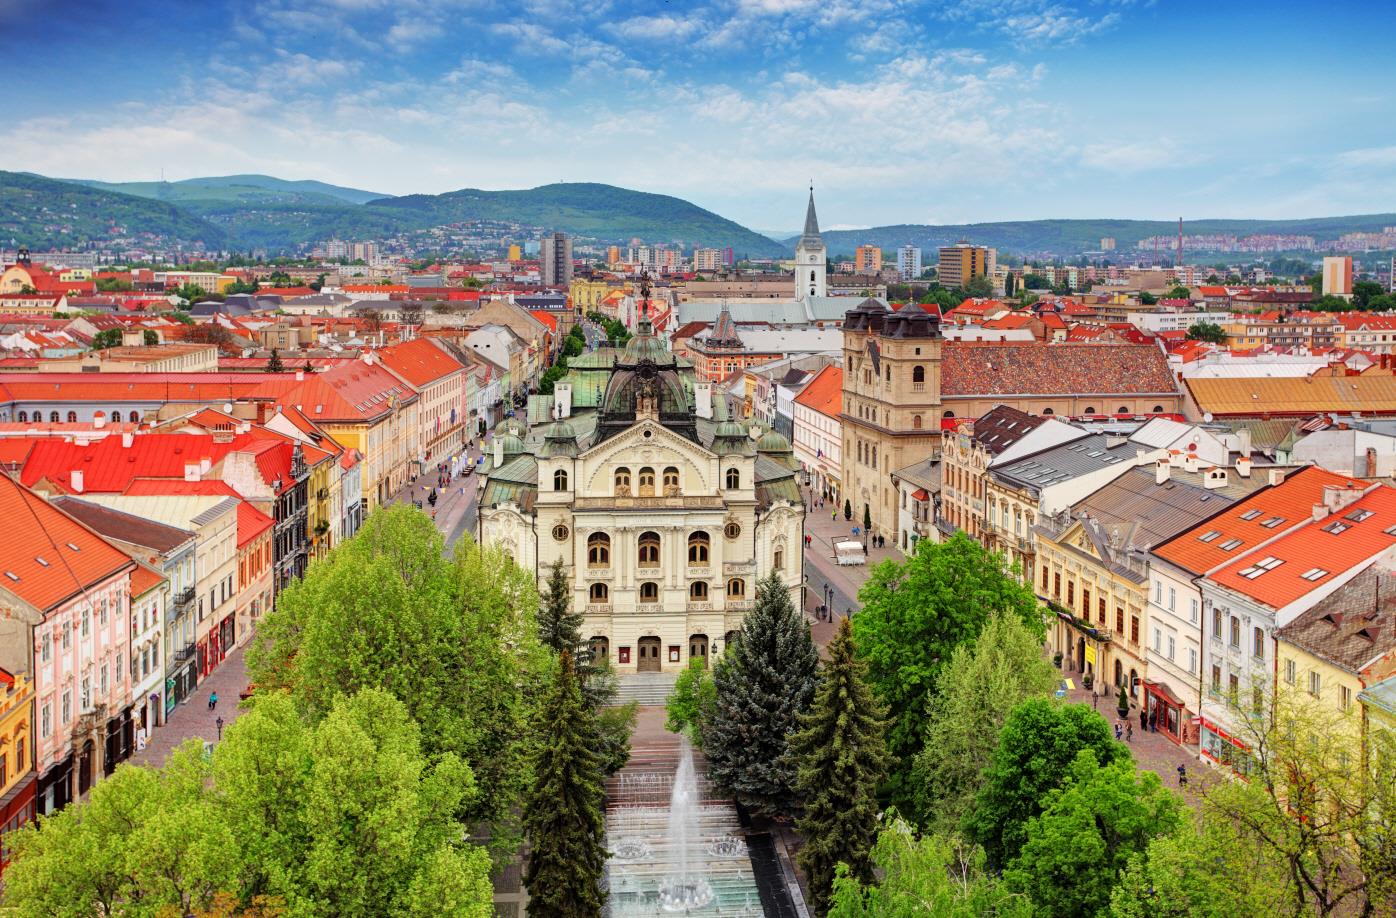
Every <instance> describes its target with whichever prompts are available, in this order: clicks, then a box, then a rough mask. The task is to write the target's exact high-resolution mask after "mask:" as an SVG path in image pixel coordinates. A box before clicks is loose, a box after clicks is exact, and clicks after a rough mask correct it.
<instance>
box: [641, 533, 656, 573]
mask: <svg viewBox="0 0 1396 918" xmlns="http://www.w3.org/2000/svg"><path fill="white" fill-rule="evenodd" d="M640 566H641V567H659V533H657V532H642V533H641V534H640Z"/></svg>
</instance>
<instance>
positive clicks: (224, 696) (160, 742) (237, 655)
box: [130, 638, 251, 767]
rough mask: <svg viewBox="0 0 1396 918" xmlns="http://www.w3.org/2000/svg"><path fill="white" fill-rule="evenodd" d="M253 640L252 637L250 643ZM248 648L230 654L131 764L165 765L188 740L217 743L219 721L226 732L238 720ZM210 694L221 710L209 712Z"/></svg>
mask: <svg viewBox="0 0 1396 918" xmlns="http://www.w3.org/2000/svg"><path fill="white" fill-rule="evenodd" d="M250 640H251V639H250V638H249V641H250ZM246 649H247V647H246V645H244V646H242V647H239V648H237V649H236V650H234V651H233V652H232V653H230V654H228V656H227V658H225V659H224V660H223V662H222V663H221V664H219V666H218V668H217V669H215V670H214V671H213V672H212V673H211V674H210V675H209V676H208V678H206V679H204V681H203V682H200V683H199V685H198V687H197V688H195V689H194V694H193V695H191V696H190V697H189V698H188V699H187V700H186V701H184V702H183V703H182V704H180V705H179V706H178V707H176V708H175V709H174V710H173V711H172V712H170V716H169V719H168V720H167V721H166V722H165V723H164V724H163V725H162V726H159V727H156V728H155V730H154V732H153V733H152V734H151V736H150V739H149V740H148V741H147V742H146V744H145V748H144V749H142V750H141V751H140V752H137V753H135V754H134V755H132V756H131V758H130V761H131V762H132V763H134V764H137V765H153V766H156V767H159V766H162V765H164V764H165V759H166V758H167V757H168V756H169V754H170V752H171V751H172V750H173V749H174V748H175V747H176V746H178V745H180V744H181V743H183V742H184V741H185V740H187V739H191V738H195V737H197V738H198V739H201V740H205V741H206V742H210V743H213V742H217V741H218V718H220V717H221V718H223V729H225V730H226V729H227V728H228V725H229V724H231V723H232V722H233V721H234V720H236V719H237V717H238V714H239V713H240V712H239V710H238V695H240V694H241V693H242V691H243V690H244V689H246V688H247V664H246V661H244V659H243V653H244V651H246ZM210 692H217V693H218V709H217V710H215V711H210V710H209V709H208V696H209V693H210Z"/></svg>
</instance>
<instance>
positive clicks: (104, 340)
mask: <svg viewBox="0 0 1396 918" xmlns="http://www.w3.org/2000/svg"><path fill="white" fill-rule="evenodd" d="M109 347H121V329H119V328H104V329H102V330H101V331H99V332H97V334H95V335H93V336H92V349H93V350H94V351H103V350H106V349H107V348H109Z"/></svg>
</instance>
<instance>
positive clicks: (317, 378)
mask: <svg viewBox="0 0 1396 918" xmlns="http://www.w3.org/2000/svg"><path fill="white" fill-rule="evenodd" d="M253 396H254V397H256V398H272V399H275V400H276V401H277V402H278V403H279V404H282V405H294V406H296V407H298V408H300V410H301V411H304V412H305V415H306V417H308V418H310V419H311V420H312V421H315V422H316V423H321V422H324V421H348V422H350V423H362V422H365V421H376V420H378V419H379V418H381V417H383V416H384V415H387V414H388V413H389V412H391V411H392V406H393V401H394V399H396V400H397V401H398V403H403V402H406V401H408V400H411V399H415V398H416V397H417V393H416V392H414V391H413V390H412V389H411V387H409V386H408V385H407V384H406V383H403V382H401V381H400V380H399V379H398V378H397V377H396V376H394V375H393V374H392V373H390V372H389V371H388V370H386V369H384V368H383V367H381V366H379V365H377V364H376V363H375V364H368V363H364V362H362V361H357V362H355V363H352V364H346V365H344V366H338V367H334V368H332V369H329V370H326V371H325V372H323V373H316V374H314V375H312V376H309V377H307V378H306V379H305V380H303V381H301V382H297V381H296V379H295V377H294V376H290V375H289V374H287V376H286V378H281V379H274V380H271V381H268V382H266V383H264V384H263V385H262V386H260V387H258V388H257V389H256V390H255V391H254V393H253Z"/></svg>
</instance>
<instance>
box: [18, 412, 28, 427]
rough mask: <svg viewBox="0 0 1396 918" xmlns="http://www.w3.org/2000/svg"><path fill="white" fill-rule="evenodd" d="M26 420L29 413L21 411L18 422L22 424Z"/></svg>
mask: <svg viewBox="0 0 1396 918" xmlns="http://www.w3.org/2000/svg"><path fill="white" fill-rule="evenodd" d="M27 420H29V412H27V411H21V412H20V413H19V422H20V423H21V424H23V423H24V422H25V421H27Z"/></svg>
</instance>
